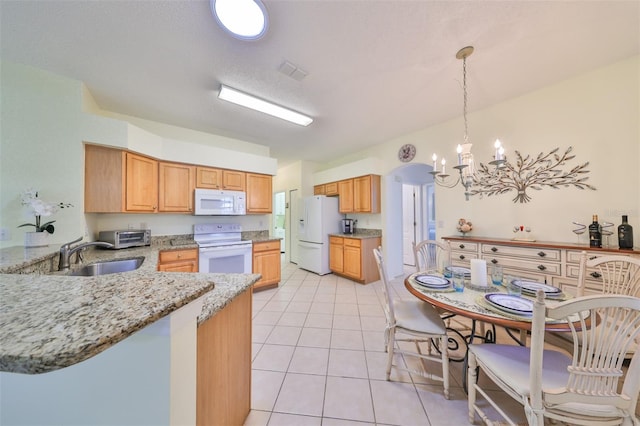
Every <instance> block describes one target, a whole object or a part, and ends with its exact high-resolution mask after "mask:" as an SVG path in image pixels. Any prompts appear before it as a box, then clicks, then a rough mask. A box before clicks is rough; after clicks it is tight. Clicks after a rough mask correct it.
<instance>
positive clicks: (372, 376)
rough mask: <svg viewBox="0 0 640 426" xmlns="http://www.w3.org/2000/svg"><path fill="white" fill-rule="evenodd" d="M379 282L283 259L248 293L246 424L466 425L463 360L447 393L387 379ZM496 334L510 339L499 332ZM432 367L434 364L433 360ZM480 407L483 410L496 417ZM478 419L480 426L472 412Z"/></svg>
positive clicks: (398, 375) (507, 406) (509, 407)
mask: <svg viewBox="0 0 640 426" xmlns="http://www.w3.org/2000/svg"><path fill="white" fill-rule="evenodd" d="M406 272H407V273H410V272H412V270H409V269H408V270H407V271H406ZM381 286H382V282H380V281H378V282H375V283H370V284H367V285H361V284H358V283H355V282H353V281H350V280H347V279H344V278H340V277H337V276H336V275H333V274H329V275H325V276H319V275H316V274H313V273H311V272H307V271H304V270H302V269H299V268H297V266H296V265H295V264H291V263H288V264H287V263H283V267H282V281H281V283H280V286H279V287H278V288H275V289H270V290H264V291H259V292H256V293H254V296H253V337H252V339H253V370H252V392H251V399H252V401H251V408H252V410H251V412H250V414H249V416H248V417H247V420H246V422H245V425H247V426H263V425H269V426H280V425H296V426H306V425H309V426H314V425H318V426H320V425H322V426H350V425H351V426H355V425H359V426H363V425H411V426H413V425H426V426H449V425H451V426H462V425H468V424H469V423H468V420H467V397H466V394H465V393H464V391H463V389H462V380H461V378H462V365H461V363H458V362H451V363H450V368H449V372H450V399H449V400H446V399H445V398H444V396H443V393H442V385H441V383H439V382H433V381H430V380H427V379H425V378H423V377H422V376H417V375H410V374H408V373H405V372H398V371H397V370H392V375H391V379H392V380H391V381H386V380H385V363H386V353H385V352H384V335H383V330H384V327H385V319H384V312H383V310H382V301H383V300H384V299H383V295H382V290H381ZM391 286H392V288H393V291H394V292H395V297H399V298H407V299H411V298H413V297H414V296H412V295H411V294H410V293H409V292H408V291H407V290H406V289H405V288H404V283H403V277H399V278H396V279H394V280H392V281H391ZM497 340H498V341H499V342H503V341H504V342H506V341H510V339H509V337H507V336H506V334H504V332H503V331H501V330H500V329H498V330H497ZM398 362H403V361H402V360H399V361H398ZM406 362H407V363H412V362H414V361H413V360H410V359H407V360H406ZM413 368H419V367H417V366H413ZM433 368H435V369H436V370H435V371H441V370H440V368H441V367H440V366H439V364H436V363H434V365H433ZM480 380H481V381H488V379H486V378H484V377H482V376H481V377H480ZM485 387H486V388H489V389H494V390H493V391H490V392H491V393H492V396H493V397H494V398H496V399H497V400H498V401H500V403H501V404H502V407H501V408H502V409H504V410H505V411H506V412H507V413H509V415H511V416H512V418H515V419H516V420H517V421H518V422H519V423H520V424H526V420H525V416H524V411H523V409H522V406H521V405H520V404H518V403H517V402H515V401H513V400H512V399H511V398H510V397H508V396H507V395H506V394H504V393H502V392H501V391H499V390H497V389H496V388H495V385H493V384H492V383H490V382H489V384H487V385H485ZM486 405H488V404H485V407H484V408H485V410H486V412H487V413H489V417H490V418H492V419H494V420H496V421H497V420H500V416H499V415H498V414H497V413H496V412H495V411H494V410H493V409H492V408H491V407H486ZM639 410H640V409H639ZM475 424H476V425H479V424H481V422H480V420H479V418H477V417H476V422H475ZM557 424H559V423H557Z"/></svg>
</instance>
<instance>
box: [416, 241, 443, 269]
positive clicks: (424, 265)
mask: <svg viewBox="0 0 640 426" xmlns="http://www.w3.org/2000/svg"><path fill="white" fill-rule="evenodd" d="M413 256H414V258H415V262H416V272H420V271H429V270H437V271H439V272H443V270H442V269H443V268H444V267H445V266H448V265H450V264H451V246H450V245H449V243H448V242H440V241H435V240H425V241H421V242H419V243H418V244H416V243H415V242H414V243H413Z"/></svg>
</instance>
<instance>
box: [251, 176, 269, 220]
mask: <svg viewBox="0 0 640 426" xmlns="http://www.w3.org/2000/svg"><path fill="white" fill-rule="evenodd" d="M272 203H273V195H272V189H271V176H270V175H262V174H255V173H247V213H256V214H267V213H271V212H272Z"/></svg>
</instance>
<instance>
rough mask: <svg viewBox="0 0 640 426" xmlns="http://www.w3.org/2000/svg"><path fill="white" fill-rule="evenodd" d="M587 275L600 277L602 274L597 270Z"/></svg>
mask: <svg viewBox="0 0 640 426" xmlns="http://www.w3.org/2000/svg"><path fill="white" fill-rule="evenodd" d="M589 275H591V276H592V277H593V278H600V277H602V275H601V274H600V273H599V272H592V273H590V274H589Z"/></svg>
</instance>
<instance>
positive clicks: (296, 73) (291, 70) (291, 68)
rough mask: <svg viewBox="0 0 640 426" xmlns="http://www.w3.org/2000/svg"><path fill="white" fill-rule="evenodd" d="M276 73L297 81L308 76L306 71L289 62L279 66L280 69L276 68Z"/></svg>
mask: <svg viewBox="0 0 640 426" xmlns="http://www.w3.org/2000/svg"><path fill="white" fill-rule="evenodd" d="M278 71H280V72H281V73H282V74H284V75H286V76H289V77H291V78H293V79H294V80H297V81H302V79H303V78H305V77H306V76H307V74H308V73H307V72H306V71H304V70H301V69H300V68H298V67H297V66H296V65H294V64H292V63H291V62H289V61H284V62H283V63H282V64H280V67H278Z"/></svg>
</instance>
